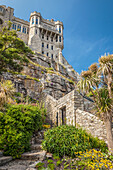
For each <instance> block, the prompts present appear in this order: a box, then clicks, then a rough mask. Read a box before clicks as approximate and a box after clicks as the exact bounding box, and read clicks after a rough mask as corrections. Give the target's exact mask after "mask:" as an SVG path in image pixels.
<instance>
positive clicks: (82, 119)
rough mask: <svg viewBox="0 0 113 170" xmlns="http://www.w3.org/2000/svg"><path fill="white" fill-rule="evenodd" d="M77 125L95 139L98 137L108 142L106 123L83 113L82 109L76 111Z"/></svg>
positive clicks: (87, 113)
mask: <svg viewBox="0 0 113 170" xmlns="http://www.w3.org/2000/svg"><path fill="white" fill-rule="evenodd" d="M76 125H77V127H79V126H81V127H82V128H83V129H86V131H87V132H89V133H91V134H92V135H93V136H94V137H98V138H99V139H102V140H104V141H106V142H107V138H106V128H105V125H104V122H103V121H102V120H100V119H99V118H98V117H97V116H95V115H93V114H91V113H89V112H85V111H82V110H80V109H77V110H76Z"/></svg>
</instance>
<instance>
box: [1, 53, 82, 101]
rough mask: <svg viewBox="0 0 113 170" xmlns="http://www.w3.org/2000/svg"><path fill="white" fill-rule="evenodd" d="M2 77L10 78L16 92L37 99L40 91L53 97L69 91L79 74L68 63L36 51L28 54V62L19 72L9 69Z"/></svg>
mask: <svg viewBox="0 0 113 170" xmlns="http://www.w3.org/2000/svg"><path fill="white" fill-rule="evenodd" d="M3 77H4V79H9V80H12V82H13V83H14V84H15V87H16V89H17V92H21V93H23V94H24V95H28V96H30V97H31V98H33V99H36V100H37V99H39V98H40V92H41V91H44V92H46V93H47V94H49V95H51V96H53V97H54V98H55V99H59V98H60V97H62V96H64V95H65V94H67V93H69V92H70V91H72V90H73V89H74V88H75V84H76V83H77V81H78V77H79V74H78V73H77V72H76V71H75V70H74V69H73V68H72V66H70V65H69V64H67V65H62V64H60V63H57V62H55V61H54V60H53V59H51V58H48V57H47V56H44V55H42V54H40V53H36V54H35V55H33V56H29V64H28V65H25V66H24V69H23V71H22V72H21V73H17V72H10V71H9V72H8V73H4V74H3Z"/></svg>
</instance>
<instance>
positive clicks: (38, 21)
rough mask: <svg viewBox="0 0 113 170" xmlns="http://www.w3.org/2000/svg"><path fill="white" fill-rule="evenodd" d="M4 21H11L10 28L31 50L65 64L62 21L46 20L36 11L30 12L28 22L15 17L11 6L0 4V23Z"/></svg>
mask: <svg viewBox="0 0 113 170" xmlns="http://www.w3.org/2000/svg"><path fill="white" fill-rule="evenodd" d="M5 21H11V22H12V29H14V30H16V31H17V34H18V37H19V38H21V39H22V40H23V41H24V42H25V44H26V45H28V46H29V47H30V48H31V49H32V50H33V51H35V52H40V53H41V54H43V55H46V56H47V57H51V58H54V60H56V61H57V62H59V63H63V64H65V62H66V60H65V58H64V57H63V56H62V50H63V48H64V45H63V23H62V22H60V21H54V20H53V19H51V20H48V19H47V20H46V19H44V18H42V16H41V14H40V13H38V12H36V11H35V12H33V13H31V15H30V22H28V21H25V20H23V19H20V18H17V17H15V16H14V9H13V8H11V7H6V6H4V5H2V6H0V24H5Z"/></svg>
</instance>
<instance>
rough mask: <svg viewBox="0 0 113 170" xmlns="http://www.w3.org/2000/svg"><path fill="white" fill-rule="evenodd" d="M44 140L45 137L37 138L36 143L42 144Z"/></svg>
mask: <svg viewBox="0 0 113 170" xmlns="http://www.w3.org/2000/svg"><path fill="white" fill-rule="evenodd" d="M42 141H43V139H39V138H36V140H35V143H36V144H41V143H42Z"/></svg>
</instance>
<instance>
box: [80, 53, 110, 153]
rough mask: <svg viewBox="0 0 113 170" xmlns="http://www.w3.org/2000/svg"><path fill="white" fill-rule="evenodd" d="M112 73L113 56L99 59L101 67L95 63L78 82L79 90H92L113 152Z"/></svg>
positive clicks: (84, 72) (83, 73)
mask: <svg viewBox="0 0 113 170" xmlns="http://www.w3.org/2000/svg"><path fill="white" fill-rule="evenodd" d="M112 74H113V56H104V57H101V58H100V59H99V68H98V67H97V64H96V63H94V64H92V65H91V66H90V67H89V70H87V71H83V72H82V73H81V80H80V81H79V82H78V87H79V90H82V91H85V92H86V93H87V92H91V93H92V96H93V100H94V104H95V106H96V108H97V112H98V113H99V114H100V116H101V118H103V121H104V124H105V126H106V131H107V141H108V148H109V150H110V151H111V152H112V153H113V135H112V101H113V100H112V78H113V77H112Z"/></svg>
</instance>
